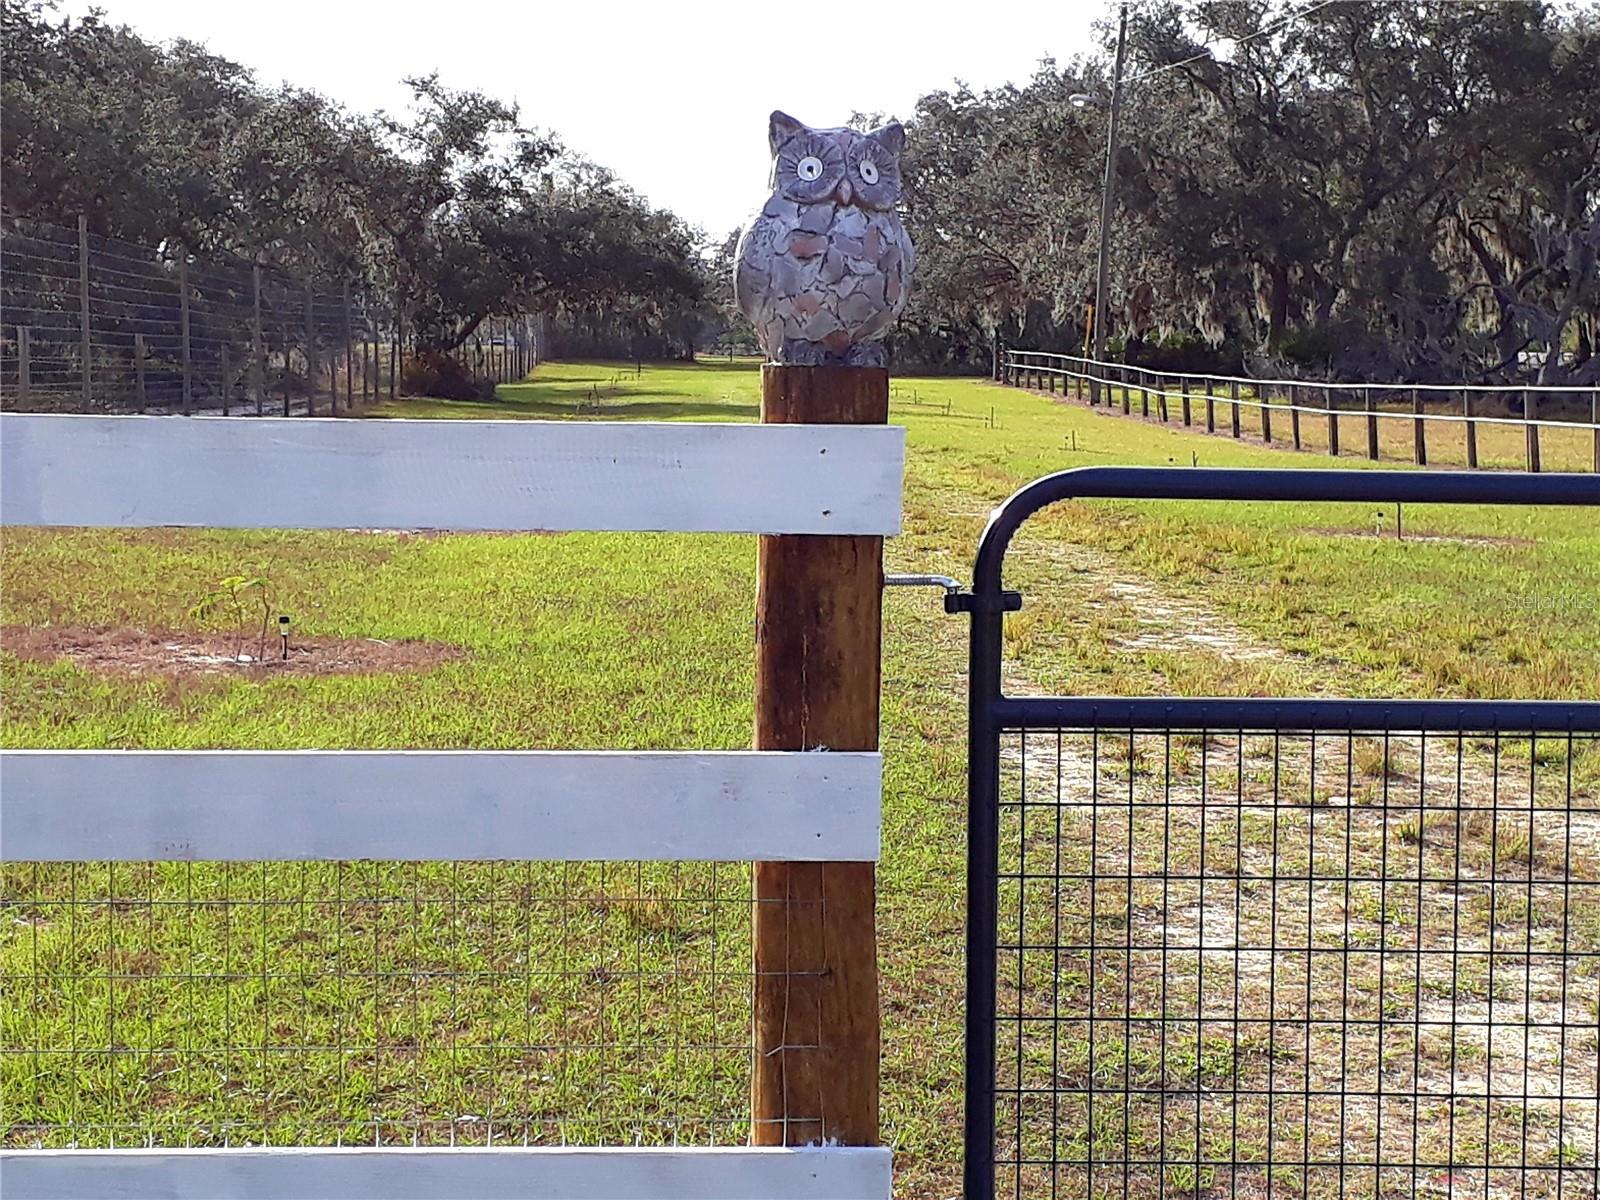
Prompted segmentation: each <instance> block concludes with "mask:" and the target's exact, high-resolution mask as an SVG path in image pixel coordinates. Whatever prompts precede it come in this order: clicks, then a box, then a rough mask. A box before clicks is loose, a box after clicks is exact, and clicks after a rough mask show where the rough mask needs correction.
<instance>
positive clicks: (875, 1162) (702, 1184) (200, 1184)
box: [0, 1147, 891, 1200]
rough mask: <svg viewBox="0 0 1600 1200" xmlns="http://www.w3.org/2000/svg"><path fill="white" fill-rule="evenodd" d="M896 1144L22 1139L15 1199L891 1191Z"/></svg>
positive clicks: (880, 1194) (9, 1172) (535, 1197)
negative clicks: (192, 1145)
mask: <svg viewBox="0 0 1600 1200" xmlns="http://www.w3.org/2000/svg"><path fill="white" fill-rule="evenodd" d="M890 1172H891V1162H890V1152H889V1151H888V1150H887V1149H884V1148H879V1147H866V1148H855V1147H819V1148H816V1149H800V1150H784V1149H741V1148H706V1149H676V1148H674V1149H662V1150H656V1149H630V1150H612V1149H567V1148H552V1149H537V1148H522V1147H517V1148H508V1149H498V1148H495V1149H489V1148H472V1149H464V1148H457V1149H437V1150H432V1149H413V1148H410V1147H397V1148H392V1149H391V1148H360V1149H337V1150H310V1149H305V1150H301V1149H282V1150H20V1151H6V1152H4V1153H0V1194H4V1196H5V1198H6V1200H91V1198H92V1200H174V1198H179V1197H185V1198H187V1197H193V1198H195V1200H201V1198H204V1200H215V1198H217V1197H228V1198H229V1200H308V1198H310V1197H319V1198H327V1200H462V1198H464V1197H473V1198H474V1200H491V1198H496V1200H590V1198H593V1200H602V1198H604V1200H889V1190H890Z"/></svg>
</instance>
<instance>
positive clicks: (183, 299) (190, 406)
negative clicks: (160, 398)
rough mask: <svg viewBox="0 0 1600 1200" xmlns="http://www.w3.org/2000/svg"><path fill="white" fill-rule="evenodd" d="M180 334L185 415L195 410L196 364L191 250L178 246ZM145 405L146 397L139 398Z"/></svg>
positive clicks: (141, 403)
mask: <svg viewBox="0 0 1600 1200" xmlns="http://www.w3.org/2000/svg"><path fill="white" fill-rule="evenodd" d="M178 335H179V337H180V338H181V339H182V342H183V350H182V353H183V415H184V416H188V415H189V414H190V413H192V412H193V411H194V365H193V359H192V358H191V356H190V352H189V251H188V250H186V249H185V248H184V247H182V246H180V247H178ZM139 403H140V406H141V407H143V405H144V398H143V397H142V396H141V397H140V400H139Z"/></svg>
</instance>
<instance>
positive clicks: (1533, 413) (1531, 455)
mask: <svg viewBox="0 0 1600 1200" xmlns="http://www.w3.org/2000/svg"><path fill="white" fill-rule="evenodd" d="M1522 419H1523V420H1524V421H1526V422H1527V425H1526V429H1527V434H1528V470H1530V471H1539V470H1543V468H1544V464H1543V462H1542V460H1541V459H1540V456H1539V426H1538V423H1537V422H1538V420H1539V393H1538V392H1536V391H1534V390H1533V389H1532V388H1524V389H1523V392H1522Z"/></svg>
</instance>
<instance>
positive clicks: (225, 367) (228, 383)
mask: <svg viewBox="0 0 1600 1200" xmlns="http://www.w3.org/2000/svg"><path fill="white" fill-rule="evenodd" d="M232 370H233V368H232V367H231V366H230V365H229V364H228V343H227V342H223V343H222V415H223V416H227V415H228V400H229V393H230V392H231V391H232V390H233V381H232V380H231V379H230V378H229V376H230V375H231V374H232Z"/></svg>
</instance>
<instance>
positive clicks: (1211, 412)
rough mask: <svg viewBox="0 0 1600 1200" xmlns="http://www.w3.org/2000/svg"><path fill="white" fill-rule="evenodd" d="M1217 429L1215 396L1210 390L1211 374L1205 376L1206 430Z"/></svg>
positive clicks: (1208, 431)
mask: <svg viewBox="0 0 1600 1200" xmlns="http://www.w3.org/2000/svg"><path fill="white" fill-rule="evenodd" d="M1216 431H1217V398H1216V396H1214V395H1213V394H1212V392H1211V376H1209V375H1207V376H1206V432H1207V433H1215V432H1216Z"/></svg>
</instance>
